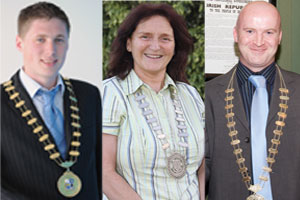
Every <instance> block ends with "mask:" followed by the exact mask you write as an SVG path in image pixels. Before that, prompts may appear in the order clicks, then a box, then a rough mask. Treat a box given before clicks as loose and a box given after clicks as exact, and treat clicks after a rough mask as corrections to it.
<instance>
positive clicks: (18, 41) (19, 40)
mask: <svg viewBox="0 0 300 200" xmlns="http://www.w3.org/2000/svg"><path fill="white" fill-rule="evenodd" d="M23 46H24V44H23V40H22V38H21V36H19V35H17V37H16V47H17V49H18V50H19V51H20V52H23Z"/></svg>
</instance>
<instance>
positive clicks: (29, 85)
mask: <svg viewBox="0 0 300 200" xmlns="http://www.w3.org/2000/svg"><path fill="white" fill-rule="evenodd" d="M19 77H20V80H21V83H22V84H23V86H24V88H25V89H26V91H27V92H28V94H29V96H30V97H31V98H33V97H34V96H35V95H36V93H37V92H38V91H39V89H42V90H48V89H46V88H44V87H43V86H41V85H40V84H39V83H38V82H36V81H35V80H33V79H32V78H31V77H30V76H28V75H27V74H26V73H25V71H24V69H23V68H21V69H20V73H19ZM58 86H59V88H60V92H62V93H64V91H65V85H64V83H63V80H62V78H61V76H60V75H58V79H57V83H56V85H55V87H58ZM55 87H53V88H55Z"/></svg>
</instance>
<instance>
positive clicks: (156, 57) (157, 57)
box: [144, 53, 163, 59]
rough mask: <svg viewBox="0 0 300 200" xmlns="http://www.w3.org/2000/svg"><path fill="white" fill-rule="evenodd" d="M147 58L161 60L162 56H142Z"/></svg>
mask: <svg viewBox="0 0 300 200" xmlns="http://www.w3.org/2000/svg"><path fill="white" fill-rule="evenodd" d="M144 55H145V56H146V57H147V58H151V59H159V58H162V57H163V56H162V55H153V54H146V53H145V54H144Z"/></svg>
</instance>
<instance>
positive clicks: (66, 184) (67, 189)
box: [57, 170, 81, 197]
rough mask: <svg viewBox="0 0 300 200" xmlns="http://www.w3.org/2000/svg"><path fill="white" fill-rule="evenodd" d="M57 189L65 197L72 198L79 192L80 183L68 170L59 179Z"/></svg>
mask: <svg viewBox="0 0 300 200" xmlns="http://www.w3.org/2000/svg"><path fill="white" fill-rule="evenodd" d="M57 188H58V190H59V192H60V193H61V194H62V195H64V196H65V197H74V196H76V195H77V194H78V193H79V192H80V189H81V181H80V179H79V177H78V176H77V175H76V174H74V173H73V172H71V171H69V170H68V171H66V172H65V173H64V174H63V175H62V176H61V177H59V179H58V181H57Z"/></svg>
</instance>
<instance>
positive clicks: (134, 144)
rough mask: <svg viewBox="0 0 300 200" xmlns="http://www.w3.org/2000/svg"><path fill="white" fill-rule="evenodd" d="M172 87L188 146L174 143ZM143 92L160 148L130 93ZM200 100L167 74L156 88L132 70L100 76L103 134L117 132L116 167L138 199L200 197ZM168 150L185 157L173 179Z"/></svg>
mask: <svg viewBox="0 0 300 200" xmlns="http://www.w3.org/2000/svg"><path fill="white" fill-rule="evenodd" d="M171 87H173V88H174V89H175V90H177V93H178V95H179V99H180V101H181V104H182V106H183V111H184V117H185V120H186V126H187V132H188V134H189V136H188V138H187V141H188V145H189V147H188V148H187V149H186V148H183V147H181V146H179V145H178V141H179V139H180V138H179V136H178V135H177V133H178V129H177V126H176V125H177V122H176V120H175V116H176V114H175V111H174V107H173V104H172V100H171V97H170V91H169V88H171ZM137 91H142V93H143V94H144V95H145V96H146V100H147V102H148V103H150V108H151V109H152V110H153V113H154V116H155V117H156V118H157V119H158V120H159V122H160V125H161V127H162V129H163V132H164V134H165V135H166V137H167V141H168V142H169V144H170V148H168V149H167V150H166V151H164V150H163V149H162V145H161V142H160V140H159V139H158V138H157V137H156V135H155V133H154V132H153V131H152V130H151V128H150V126H149V125H148V124H147V122H146V120H145V118H144V116H143V115H142V110H141V109H140V108H139V106H138V105H139V103H138V102H137V101H136V100H135V93H136V92H137ZM203 113H204V104H203V101H202V99H201V97H200V96H199V94H198V92H197V91H196V89H195V88H193V87H192V86H190V85H188V84H185V83H181V82H177V83H176V84H175V83H174V81H173V80H172V79H171V78H170V77H169V76H168V75H166V78H165V84H164V87H163V88H162V89H161V90H160V91H159V92H158V93H156V92H155V91H154V90H152V89H151V88H150V87H149V86H148V85H147V84H145V83H143V82H142V80H140V79H139V77H138V76H137V75H136V73H135V72H134V70H132V71H131V72H130V74H129V75H128V76H127V77H126V78H125V79H124V80H121V79H119V78H117V77H112V78H110V79H106V80H104V81H103V133H106V134H111V135H115V136H117V137H118V150H117V163H116V168H117V169H116V170H117V172H118V173H119V174H120V175H121V176H122V177H123V178H124V179H125V180H126V181H127V182H128V184H129V185H130V186H131V187H132V188H133V189H134V190H135V191H136V192H137V193H138V194H139V195H140V196H141V197H142V199H164V200H165V199H172V200H176V199H178V200H179V199H180V200H184V199H199V184H198V177H197V170H198V168H199V166H200V164H201V162H202V159H203V156H204V119H203ZM172 152H178V153H181V154H182V155H184V156H185V157H186V161H187V172H186V174H185V176H184V177H182V178H180V179H176V178H174V177H172V176H170V175H169V173H168V171H167V168H166V164H167V156H170V155H171V153H172Z"/></svg>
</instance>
